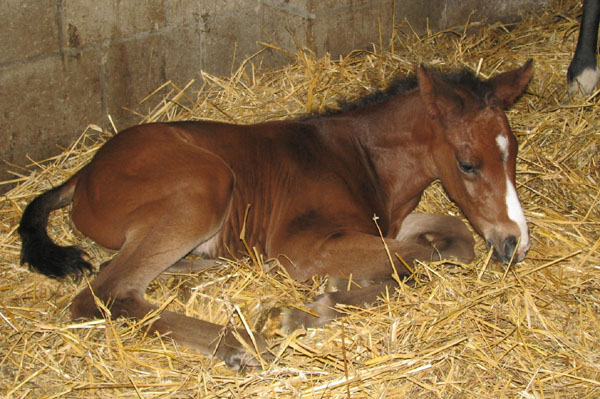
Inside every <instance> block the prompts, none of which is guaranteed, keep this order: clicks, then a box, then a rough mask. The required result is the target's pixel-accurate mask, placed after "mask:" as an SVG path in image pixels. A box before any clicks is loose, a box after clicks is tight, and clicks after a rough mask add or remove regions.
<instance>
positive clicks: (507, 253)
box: [502, 236, 517, 262]
mask: <svg viewBox="0 0 600 399" xmlns="http://www.w3.org/2000/svg"><path fill="white" fill-rule="evenodd" d="M516 247H517V238H516V237H515V236H508V237H507V238H506V240H504V244H503V248H502V249H503V251H504V258H505V259H506V262H509V261H510V259H511V258H512V257H513V254H514V253H515V249H516Z"/></svg>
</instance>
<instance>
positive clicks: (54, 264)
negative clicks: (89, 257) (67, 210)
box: [18, 181, 92, 277]
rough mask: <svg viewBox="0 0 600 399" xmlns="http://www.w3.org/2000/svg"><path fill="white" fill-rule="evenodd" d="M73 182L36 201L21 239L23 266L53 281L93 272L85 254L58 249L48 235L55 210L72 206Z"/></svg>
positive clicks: (27, 211) (74, 249)
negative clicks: (27, 265)
mask: <svg viewBox="0 0 600 399" xmlns="http://www.w3.org/2000/svg"><path fill="white" fill-rule="evenodd" d="M73 183H74V182H73V181H69V182H67V183H65V184H63V185H61V186H59V187H55V188H53V189H52V190H49V191H46V192H45V193H43V194H41V195H40V196H38V197H36V198H35V199H34V200H33V201H31V203H30V204H29V205H27V208H25V212H23V216H22V217H21V224H20V225H19V229H18V232H19V235H20V236H21V241H22V246H21V264H24V263H28V264H29V267H30V268H32V269H34V270H36V271H38V272H40V273H42V274H45V275H46V276H50V277H65V276H67V275H69V274H76V275H78V274H80V273H82V272H84V271H86V270H88V271H91V270H92V267H91V265H90V264H89V263H88V262H86V261H85V260H84V259H83V257H82V256H83V255H85V252H84V251H83V250H81V249H80V248H77V247H75V246H69V247H61V246H59V245H56V244H55V243H54V242H52V240H51V239H50V237H48V233H47V232H46V225H47V224H48V216H49V215H50V212H52V211H53V210H55V209H59V208H62V207H63V206H66V205H68V204H69V203H71V200H72V198H73V186H74V184H73Z"/></svg>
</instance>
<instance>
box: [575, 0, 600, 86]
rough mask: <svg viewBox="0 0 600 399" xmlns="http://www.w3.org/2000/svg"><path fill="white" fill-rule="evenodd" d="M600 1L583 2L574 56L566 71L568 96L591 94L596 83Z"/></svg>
mask: <svg viewBox="0 0 600 399" xmlns="http://www.w3.org/2000/svg"><path fill="white" fill-rule="evenodd" d="M599 22H600V1H598V0H584V2H583V16H582V17H581V25H580V28H579V37H578V38H577V47H576V49H575V55H574V56H573V60H572V61H571V64H570V65H569V69H568V70H567V82H568V86H569V87H568V91H569V94H575V93H579V94H583V95H588V94H591V93H592V91H593V90H594V87H595V86H596V83H597V82H598V77H599V76H600V72H599V71H598V23H599Z"/></svg>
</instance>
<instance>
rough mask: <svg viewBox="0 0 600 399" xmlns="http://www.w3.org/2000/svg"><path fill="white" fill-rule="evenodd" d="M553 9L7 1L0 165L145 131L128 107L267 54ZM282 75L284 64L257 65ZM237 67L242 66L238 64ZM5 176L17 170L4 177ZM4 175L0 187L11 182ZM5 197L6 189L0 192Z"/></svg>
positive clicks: (1, 29)
mask: <svg viewBox="0 0 600 399" xmlns="http://www.w3.org/2000/svg"><path fill="white" fill-rule="evenodd" d="M546 2H547V0H500V1H495V2H491V1H488V0H420V1H414V0H144V1H142V0H127V1H123V0H104V1H94V0H35V1H23V0H4V1H3V3H2V6H1V7H0V40H1V42H2V43H3V51H1V52H0V143H2V145H1V146H0V160H5V161H7V162H9V163H13V164H17V165H24V164H25V163H27V158H26V157H27V156H30V157H31V158H33V159H40V158H42V157H45V156H49V155H53V154H56V153H58V152H59V149H58V146H59V145H62V146H64V145H67V144H68V143H69V142H71V141H72V140H73V139H74V138H75V137H77V136H78V135H79V134H80V133H81V132H82V131H83V129H84V128H85V127H86V126H87V125H88V124H90V123H94V124H97V125H100V126H103V127H108V126H109V122H108V118H107V115H109V114H110V115H111V117H112V118H113V120H114V121H115V124H116V126H117V127H118V128H120V129H121V128H125V127H127V126H128V125H130V124H133V123H136V122H137V121H138V120H139V119H138V118H137V117H135V116H133V115H132V114H131V113H130V112H129V111H126V110H124V109H123V107H126V108H129V109H134V110H139V111H140V112H144V110H146V109H148V108H150V107H151V106H152V104H149V105H143V106H140V105H139V104H138V101H139V100H140V99H142V98H143V97H145V96H146V95H147V94H149V93H150V92H152V91H153V90H154V89H155V88H157V87H158V86H159V85H160V84H162V83H164V82H165V81H167V80H172V81H173V82H174V83H175V84H177V85H184V84H186V83H188V82H189V81H190V80H191V79H194V78H196V79H197V78H198V72H199V71H200V70H205V71H208V72H210V73H213V74H218V75H228V74H229V73H230V71H231V69H232V68H233V67H235V65H234V64H235V63H239V62H240V61H242V60H243V59H244V58H245V57H246V56H248V55H251V54H254V53H255V52H256V51H258V50H259V49H261V48H262V47H261V46H260V45H259V44H258V43H257V42H259V41H265V42H272V43H276V44H277V45H279V46H281V47H282V48H284V49H288V50H291V51H295V49H296V43H298V44H300V45H301V46H308V47H310V48H312V49H313V50H314V51H315V52H316V53H317V54H319V55H321V54H324V53H325V52H330V53H331V54H333V55H334V56H335V55H337V54H343V53H346V52H348V51H350V50H352V49H356V48H366V47H368V46H369V45H370V43H379V40H380V34H381V36H382V37H383V38H384V43H385V40H386V39H387V38H389V37H390V34H391V30H392V28H393V27H392V24H393V21H396V23H403V22H404V20H405V18H406V19H408V20H409V21H410V23H411V25H412V26H413V27H414V28H415V29H416V30H417V31H421V32H422V31H424V29H425V27H426V26H429V27H430V28H432V29H433V30H438V29H443V28H445V27H448V26H452V25H458V24H462V23H464V22H465V21H466V20H467V18H468V17H469V14H471V13H472V11H473V10H476V12H475V14H473V15H472V16H471V20H472V21H481V20H497V19H501V18H505V17H507V16H515V15H517V14H518V13H519V12H520V11H522V10H523V9H525V8H527V7H533V6H538V7H539V6H541V5H543V3H546ZM261 57H262V58H263V64H266V65H272V66H280V65H281V64H283V63H285V62H286V61H287V59H286V57H285V55H283V54H282V53H279V52H275V51H270V50H267V51H264V52H263V53H262V54H261ZM234 60H235V62H234ZM8 168H10V167H8ZM8 168H7V167H6V166H4V165H2V166H0V180H5V179H7V178H9V177H10V175H9V174H7V172H6V170H7V169H8ZM6 187H7V186H0V191H2V190H3V188H6Z"/></svg>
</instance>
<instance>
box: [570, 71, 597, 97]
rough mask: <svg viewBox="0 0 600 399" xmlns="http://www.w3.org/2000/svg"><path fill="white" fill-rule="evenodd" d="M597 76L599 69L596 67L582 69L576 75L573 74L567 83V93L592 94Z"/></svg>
mask: <svg viewBox="0 0 600 399" xmlns="http://www.w3.org/2000/svg"><path fill="white" fill-rule="evenodd" d="M599 77H600V71H599V70H598V68H597V67H596V68H586V69H584V70H583V71H582V72H581V73H580V74H579V75H578V76H575V77H574V79H573V80H572V81H571V83H570V84H569V90H568V92H569V94H575V93H577V94H580V95H589V94H592V92H593V91H594V88H595V87H596V83H597V82H598V78H599Z"/></svg>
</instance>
